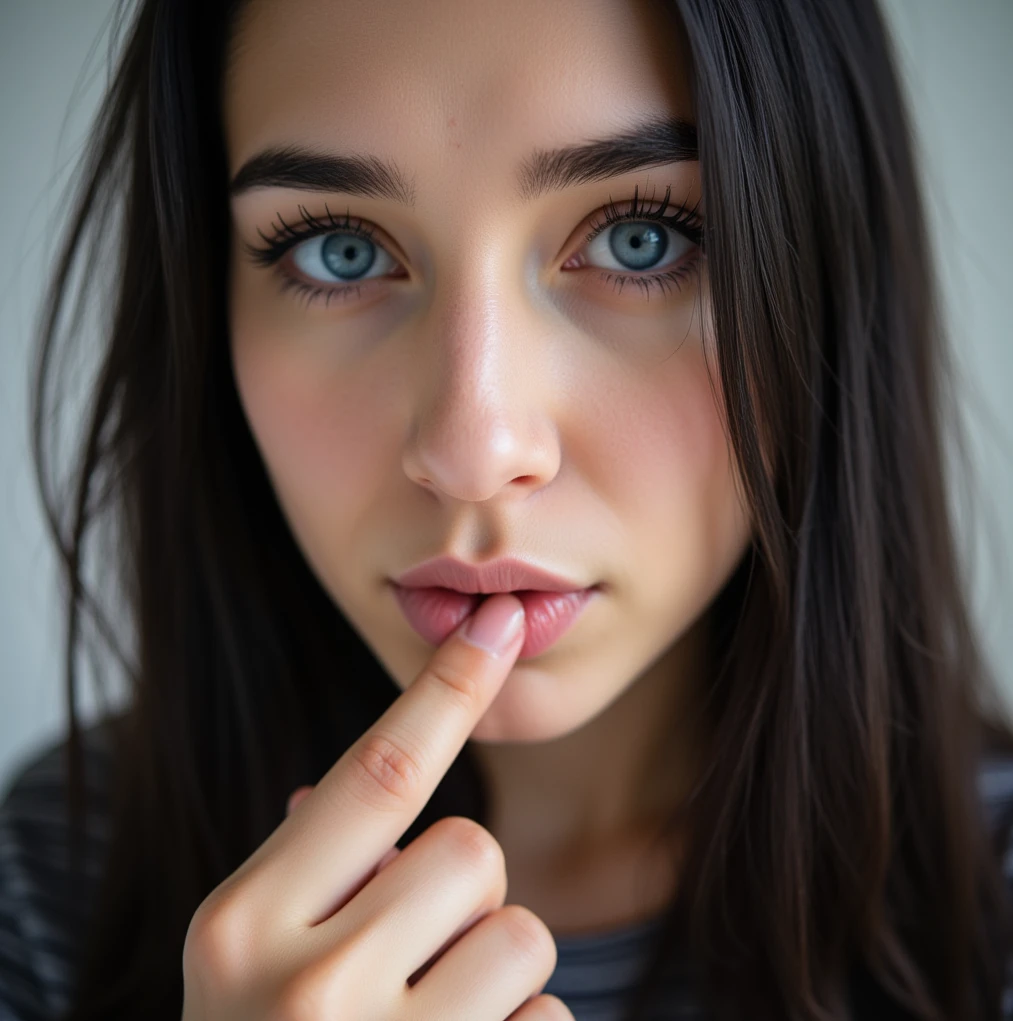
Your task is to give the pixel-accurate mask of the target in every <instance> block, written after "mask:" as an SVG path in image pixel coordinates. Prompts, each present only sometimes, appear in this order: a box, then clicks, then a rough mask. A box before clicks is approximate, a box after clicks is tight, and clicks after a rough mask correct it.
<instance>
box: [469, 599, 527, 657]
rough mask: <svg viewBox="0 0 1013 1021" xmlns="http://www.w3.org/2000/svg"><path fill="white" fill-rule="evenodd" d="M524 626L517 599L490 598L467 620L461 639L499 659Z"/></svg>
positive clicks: (520, 606) (522, 610)
mask: <svg viewBox="0 0 1013 1021" xmlns="http://www.w3.org/2000/svg"><path fill="white" fill-rule="evenodd" d="M523 623H524V607H523V606H522V605H521V602H520V600H519V599H518V598H517V597H516V596H511V597H510V598H509V599H506V598H503V597H501V596H498V595H497V596H490V597H489V598H488V599H486V601H485V602H484V603H482V605H481V606H480V607H479V608H478V609H477V610H476V611H475V612H474V613H473V614H472V615H471V616H470V617H469V618H468V620H467V622H466V623H465V625H464V630H463V631H462V632H461V637H462V638H464V639H465V640H466V641H469V642H471V644H472V645H477V646H478V647H479V648H480V649H485V651H486V652H490V653H492V655H494V656H500V655H502V654H503V653H504V652H506V651H507V650H508V649H509V648H510V646H511V645H513V643H514V640H515V639H516V638H517V635H518V634H519V633H520V630H521V625H522V624H523Z"/></svg>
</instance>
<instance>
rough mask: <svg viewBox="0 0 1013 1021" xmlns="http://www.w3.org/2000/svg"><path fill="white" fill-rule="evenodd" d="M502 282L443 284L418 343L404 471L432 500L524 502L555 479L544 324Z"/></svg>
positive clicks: (461, 277) (482, 278)
mask: <svg viewBox="0 0 1013 1021" xmlns="http://www.w3.org/2000/svg"><path fill="white" fill-rule="evenodd" d="M472 269H474V265H473V266H472ZM504 276H505V274H504V272H503V270H502V267H501V268H500V269H499V270H498V271H494V270H493V268H492V267H491V266H489V265H488V264H487V266H486V270H485V272H484V273H483V272H481V270H479V271H476V272H470V273H468V272H466V273H458V274H457V276H456V277H455V279H454V280H453V281H450V280H447V279H446V278H445V280H444V283H445V286H444V288H443V293H442V294H436V295H435V296H434V300H433V302H432V304H431V305H430V306H429V308H428V309H427V310H426V313H425V318H424V320H423V322H422V325H421V327H420V329H421V335H420V336H417V338H416V340H417V343H418V347H417V350H418V351H419V352H420V366H419V370H418V373H417V377H418V378H417V379H416V380H415V381H414V383H413V385H414V387H415V400H414V402H413V405H412V406H413V408H414V410H415V417H414V421H413V422H412V424H411V428H410V429H409V432H408V440H407V441H406V444H405V450H404V455H403V467H404V471H405V473H406V474H407V476H408V477H409V478H410V479H412V481H414V482H416V483H418V485H420V486H423V487H425V488H426V489H428V490H430V491H431V492H433V493H434V494H436V495H438V496H445V497H449V498H453V499H456V500H467V501H472V502H476V503H477V502H482V501H485V500H491V499H493V498H494V497H497V496H499V497H503V496H506V497H507V498H510V499H514V498H524V497H526V496H528V495H530V494H531V493H532V492H534V491H535V490H537V489H540V488H541V487H542V486H545V485H547V484H548V483H549V482H550V481H551V480H552V479H553V478H555V476H556V473H557V472H558V471H559V464H560V443H559V438H558V435H557V425H556V421H555V414H554V409H553V406H552V398H553V396H554V393H555V392H556V391H555V388H554V387H553V379H552V373H551V370H550V358H551V351H550V348H551V345H549V344H548V343H547V342H546V336H545V330H546V324H545V322H544V321H539V319H538V316H537V314H536V312H535V311H534V310H533V308H532V304H531V302H530V300H529V299H528V298H527V297H526V296H525V294H524V292H523V289H522V288H521V287H520V286H517V287H512V288H510V287H505V286H504V284H503V280H504Z"/></svg>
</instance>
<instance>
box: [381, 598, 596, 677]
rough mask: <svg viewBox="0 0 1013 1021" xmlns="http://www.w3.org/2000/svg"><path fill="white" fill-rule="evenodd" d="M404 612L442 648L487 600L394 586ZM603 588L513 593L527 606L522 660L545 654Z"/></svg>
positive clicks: (414, 626)
mask: <svg viewBox="0 0 1013 1021" xmlns="http://www.w3.org/2000/svg"><path fill="white" fill-rule="evenodd" d="M393 587H394V595H395V596H396V597H397V601H398V604H399V605H400V607H401V612H402V613H404V615H405V617H406V618H407V619H408V623H409V624H411V626H412V627H413V628H414V629H415V631H416V632H417V633H418V634H419V635H421V636H422V637H423V638H424V639H425V640H426V641H427V642H431V643H432V644H433V645H442V644H443V643H444V642H445V641H446V640H447V638H448V637H449V636H450V634H451V633H452V632H453V631H454V630H456V628H457V627H458V625H460V623H461V621H462V620H464V619H465V617H467V616H469V615H470V614H471V613H473V612H474V611H475V609H476V608H477V607H478V605H479V603H481V602H482V601H484V600H485V598H486V596H484V595H476V594H472V593H468V592H455V591H454V590H453V589H449V588H405V587H403V586H401V585H396V584H395V585H394V586H393ZM598 591H599V588H598V586H597V585H593V586H592V587H591V588H586V589H580V590H579V591H577V592H537V591H533V590H531V589H525V590H522V591H520V592H513V593H512V595H515V596H516V597H517V598H518V599H519V600H520V601H521V602H522V603H523V604H524V628H525V635H524V644H523V645H522V646H521V651H520V654H519V655H518V657H517V658H518V659H530V658H531V657H532V656H538V655H539V654H541V653H543V652H545V650H546V649H548V648H549V647H550V646H551V645H554V644H555V643H556V642H557V641H558V640H559V639H560V638H561V637H562V636H563V634H564V633H565V632H566V631H568V630H569V629H570V627H571V626H572V625H573V624H574V623H575V622H576V620H577V618H578V617H579V616H580V615H581V613H582V612H583V610H584V607H585V606H587V604H588V603H589V602H590V601H591V599H592V598H593V597H594V596H595V595H596V594H597V593H598Z"/></svg>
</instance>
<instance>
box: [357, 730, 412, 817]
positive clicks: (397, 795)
mask: <svg viewBox="0 0 1013 1021" xmlns="http://www.w3.org/2000/svg"><path fill="white" fill-rule="evenodd" d="M350 765H351V772H352V791H353V793H354V794H355V796H356V797H357V798H359V799H360V800H361V801H363V802H365V803H366V804H367V805H368V806H369V807H370V808H379V809H392V808H394V809H397V808H401V807H403V806H404V805H405V803H406V802H408V801H410V800H411V798H412V797H413V796H414V795H415V794H416V793H417V792H418V791H419V789H420V788H421V786H422V769H421V768H420V766H419V763H418V761H417V760H416V759H415V758H414V757H413V756H412V755H410V754H409V753H408V752H407V751H406V750H405V749H404V748H403V747H401V746H400V745H398V744H397V743H396V742H394V741H393V740H391V739H390V738H388V737H386V736H385V735H383V734H368V735H366V737H365V739H364V740H363V742H362V744H360V745H358V746H355V747H353V749H352V753H351V756H350Z"/></svg>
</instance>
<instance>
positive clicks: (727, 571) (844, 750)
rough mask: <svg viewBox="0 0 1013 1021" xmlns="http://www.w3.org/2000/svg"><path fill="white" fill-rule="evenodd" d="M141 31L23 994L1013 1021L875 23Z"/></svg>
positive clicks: (903, 135)
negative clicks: (86, 677) (98, 671)
mask: <svg viewBox="0 0 1013 1021" xmlns="http://www.w3.org/2000/svg"><path fill="white" fill-rule="evenodd" d="M127 13H128V12H127V11H126V10H120V11H119V15H120V17H121V18H122V19H124V21H123V23H124V24H125V25H127V27H128V31H127V33H126V35H125V37H124V39H123V42H122V46H121V49H120V57H119V62H118V65H117V67H116V69H115V75H114V77H113V79H112V84H111V87H110V90H109V93H108V96H107V98H106V100H105V102H104V104H103V106H102V109H101V113H100V116H99V119H98V121H97V123H96V125H95V132H94V138H93V141H92V144H91V147H90V149H89V150H88V158H87V160H86V161H85V164H84V166H83V167H82V172H81V173H82V176H81V182H82V189H81V191H80V194H79V196H78V198H77V201H76V205H75V207H74V209H73V215H72V219H71V227H70V232H69V235H68V237H67V239H66V241H65V247H64V249H63V251H62V253H61V255H60V258H59V261H58V264H57V265H56V267H55V276H54V280H53V284H52V292H51V296H50V297H51V300H50V301H49V302H48V303H47V314H46V318H45V320H44V322H43V323H42V325H41V349H40V361H39V375H38V381H37V386H38V388H37V392H36V405H35V427H36V435H35V441H36V447H35V453H36V457H37V459H38V467H39V478H40V485H41V488H42V494H43V499H44V502H45V506H46V510H47V513H48V515H49V519H50V522H51V526H52V531H53V534H54V537H55V539H56V541H57V543H58V544H59V547H60V550H61V553H62V555H63V557H64V560H65V564H66V569H67V575H68V579H69V581H70V589H69V597H68V609H69V631H68V690H69V693H70V726H69V732H68V736H67V740H66V742H65V743H62V744H61V745H60V746H56V747H54V748H51V749H47V750H46V754H45V755H43V756H40V757H39V758H38V760H37V761H34V762H33V763H32V764H31V765H30V766H29V767H28V768H26V770H25V771H23V772H22V773H21V774H20V775H19V777H18V778H17V782H16V783H15V784H14V786H13V789H12V791H11V793H10V795H9V797H8V799H7V802H6V804H5V805H4V807H3V817H2V825H0V848H3V850H4V854H3V857H2V858H0V905H2V908H3V913H2V916H0V917H2V921H3V939H2V940H0V990H2V991H0V1003H2V1004H3V1005H4V1008H5V1009H6V1011H7V1013H6V1015H5V1016H10V1017H14V1018H18V1019H21V1021H29V1019H34V1018H43V1017H47V1018H49V1017H53V1018H56V1017H60V1018H64V1019H66V1021H70V1019H74V1021H83V1019H86V1018H87V1019H99V1018H101V1019H111V1018H123V1019H126V1018H131V1019H135V1018H139V1017H144V1018H148V1019H154V1018H159V1019H160V1018H165V1019H173V1021H179V1019H180V1018H182V1019H183V1021H212V1019H213V1021H229V1019H239V1018H242V1019H244V1021H258V1019H268V1018H272V1019H299V1021H303V1019H305V1021H310V1019H312V1021H316V1019H320V1021H325V1019H330V1018H349V1019H351V1018H355V1019H360V1018H361V1019H367V1018H369V1019H379V1018H384V1019H391V1021H409V1019H411V1021H415V1019H423V1018H427V1019H428V1018H437V1017H438V1018H441V1019H453V1021H464V1019H467V1021H502V1019H505V1018H511V1019H514V1021H535V1019H548V1018H568V1017H574V1018H578V1019H585V1018H586V1019H591V1018H594V1019H605V1018H616V1019H619V1018H626V1019H633V1018H640V1019H648V1018H655V1019H657V1018H673V1017H681V1018H690V1017H700V1018H703V1017H713V1018H727V1019H731V1018H749V1019H764V1018H770V1019H774V1018H792V1019H806V1021H830V1019H842V1021H843V1019H846V1018H851V1019H866V1018H896V1019H901V1018H903V1019H910V1018H916V1019H920V1021H930V1019H935V1021H938V1019H951V1021H956V1019H961V1021H972V1019H973V1021H985V1019H989V1021H996V1019H998V1018H1000V1017H1007V1018H1009V1017H1013V1005H1011V1004H1009V1003H1005V1001H1004V988H1005V982H1006V974H1005V969H1006V962H1007V960H1008V958H1009V954H1010V950H1011V941H1010V935H1011V933H1010V920H1009V914H1010V912H1009V903H1008V897H1007V893H1006V884H1005V882H1004V873H1003V870H1002V864H1003V860H1004V857H1003V856H1004V853H1005V841H1006V839H1007V837H1008V833H1009V829H1010V825H1011V819H1010V812H1009V806H1010V805H1013V793H1010V792H1011V791H1013V782H1011V780H1010V778H1011V777H1013V752H1011V735H1010V728H1009V726H1008V724H1007V723H1006V722H1004V721H1003V719H1002V714H1001V710H1000V706H1001V702H1000V700H999V698H998V697H997V693H996V692H997V689H996V686H995V682H994V679H993V678H991V677H989V675H988V673H987V670H986V667H985V664H984V663H983V661H982V657H981V655H980V653H979V651H978V648H977V645H976V642H975V637H974V634H973V629H972V627H971V622H970V619H969V614H968V610H967V607H966V602H965V594H964V591H963V587H964V586H963V579H962V575H961V570H960V564H959V563H958V560H957V557H956V552H955V544H954V540H953V534H952V525H951V520H950V516H949V512H948V509H947V506H948V505H947V492H948V487H949V486H950V485H951V483H950V480H949V477H948V473H947V472H946V471H945V470H944V467H945V463H944V462H945V458H944V453H945V450H946V442H947V441H948V439H949V438H950V435H951V433H950V430H951V429H956V428H957V425H958V420H957V419H956V417H954V416H953V415H952V412H953V411H954V410H955V409H954V402H953V401H952V399H951V398H952V394H951V391H950V389H949V378H950V377H949V375H948V371H949V370H948V367H947V366H948V363H947V348H946V346H945V345H944V344H943V342H942V340H941V337H940V333H939V325H938V320H937V316H936V312H935V309H934V298H933V286H934V285H933V281H932V273H931V267H930V261H929V258H928V254H927V252H928V245H927V239H926V232H925V225H924V221H923V215H922V212H921V207H920V201H919V197H918V176H919V175H918V171H917V167H916V163H915V158H914V156H913V149H912V145H911V142H910V141H909V135H908V129H907V122H906V119H905V114H904V110H903V106H902V101H901V96H900V90H899V87H898V83H897V79H896V73H895V70H894V64H893V59H892V57H891V54H890V49H889V45H888V39H887V36H886V32H885V30H884V26H883V23H882V19H881V16H880V14H879V12H878V10H877V8H876V6H875V3H874V2H873V0H849V2H847V3H840V2H834V3H812V2H803V0H762V2H761V0H679V2H670V3H651V2H649V0H554V2H552V3H544V2H537V3H536V2H535V0H511V2H509V3H498V4H494V3H489V4H482V5H475V4H474V3H473V2H471V0H427V2H426V3H416V2H412V0H389V2H387V3H383V4H375V3H371V2H365V0H332V2H329V3H320V2H313V0H284V2H282V0H245V2H230V0H220V2H218V3H215V2H213V0H212V2H209V0H203V2H202V3H200V4H198V3H196V2H195V0H173V2H172V3H169V2H166V0H140V2H139V3H137V4H136V5H135V6H134V7H131V9H130V11H129V22H128V21H127V20H126V18H127ZM110 239H115V245H114V246H110V245H108V244H107V242H109V241H110ZM89 241H90V244H89V243H88V242H89ZM109 255H112V256H114V257H115V258H114V259H112V260H110V259H107V258H105V256H109ZM99 266H103V267H107V266H108V267H109V268H110V269H111V270H112V273H111V277H112V280H113V281H114V282H113V284H112V288H111V289H112V294H113V301H112V302H111V303H110V305H109V307H108V313H109V314H108V322H107V327H108V330H107V335H106V347H105V350H104V353H103V360H102V364H101V371H100V374H99V377H98V380H97V383H96V386H95V389H94V392H93V394H92V401H91V406H90V416H89V419H88V422H87V425H86V428H85V430H84V434H83V442H82V444H81V447H80V451H79V459H78V461H77V462H76V465H75V471H74V473H73V474H72V475H71V476H68V477H65V478H64V479H62V484H58V482H60V481H61V480H59V479H58V478H57V476H58V472H56V471H55V470H54V469H53V464H52V461H51V459H50V457H49V455H48V453H47V451H48V447H49V444H48V442H47V441H48V440H51V439H53V438H54V437H55V434H51V433H50V432H49V430H51V429H56V427H57V425H58V423H59V417H58V416H55V415H54V414H53V411H54V409H55V407H56V404H57V401H58V395H59V387H58V385H57V374H56V373H55V371H54V367H55V365H56V361H55V357H56V350H57V340H58V337H59V336H60V335H61V331H60V329H59V326H60V324H61V321H62V316H63V312H64V310H65V309H66V306H67V304H68V295H69V292H70V290H71V281H72V279H78V280H79V286H80V287H81V288H82V290H81V293H82V294H91V293H92V292H94V291H100V288H101V286H102V279H101V278H99V277H98V276H95V275H90V274H93V273H95V272H96V271H97V268H98V267H99ZM78 269H81V270H85V271H87V273H86V274H85V275H83V276H81V277H80V278H78V277H75V276H74V274H75V272H76V271H77V270H78ZM63 335H65V336H66V337H67V338H70V337H71V336H72V335H73V331H72V330H67V331H66V333H65V334H63ZM951 419H952V421H951ZM954 435H957V434H954ZM98 522H108V523H110V525H111V526H113V529H114V530H112V531H111V532H110V533H109V535H110V537H111V538H112V540H113V541H112V542H110V543H109V544H108V549H107V552H106V556H105V558H104V559H103V560H102V561H101V564H102V566H104V567H111V566H114V567H115V568H116V570H117V575H116V580H117V581H118V582H119V583H120V584H121V586H122V592H123V593H124V595H125V599H126V603H127V606H128V607H129V610H130V623H131V625H132V628H131V630H130V640H129V642H130V647H129V649H128V648H127V644H128V643H127V641H126V640H121V638H120V636H119V635H118V629H117V628H116V627H114V626H113V625H112V624H111V623H110V621H109V620H108V615H107V614H104V613H103V612H102V609H101V606H100V604H99V602H98V599H97V597H96V590H97V588H98V585H97V584H96V583H86V579H85V573H86V572H85V570H84V556H85V551H86V548H87V544H86V540H87V538H88V535H89V532H90V531H91V530H92V528H93V526H95V525H96V523H98ZM83 614H86V615H88V617H89V618H90V619H91V620H92V621H93V622H94V623H95V626H96V627H97V628H98V629H99V631H98V632H97V633H96V634H95V635H94V636H93V638H101V639H102V640H103V641H104V643H105V645H106V647H107V648H108V649H109V650H111V651H112V652H114V653H116V654H117V655H118V657H119V659H120V662H121V664H122V666H123V668H124V670H125V671H126V674H127V676H128V678H129V679H130V681H131V686H130V698H129V700H128V703H127V705H126V706H125V707H121V708H120V709H119V710H117V711H115V712H113V711H109V712H107V713H106V714H105V716H104V717H103V718H102V719H101V720H100V722H99V723H97V724H95V725H94V726H92V727H90V728H82V727H80V726H79V725H78V722H77V721H76V719H75V717H74V712H73V705H74V700H73V695H74V687H75V676H76V674H75V655H74V651H75V648H76V647H77V646H79V645H80V644H81V639H82V638H83V631H82V615H83ZM65 753H66V754H65ZM85 795H87V796H85ZM66 850H69V852H70V854H67V855H65V854H64V852H65V851H66ZM1008 998H1009V997H1007V998H1006V999H1008ZM1004 1004H1005V1013H1004Z"/></svg>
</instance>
